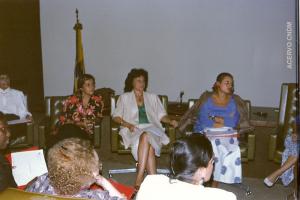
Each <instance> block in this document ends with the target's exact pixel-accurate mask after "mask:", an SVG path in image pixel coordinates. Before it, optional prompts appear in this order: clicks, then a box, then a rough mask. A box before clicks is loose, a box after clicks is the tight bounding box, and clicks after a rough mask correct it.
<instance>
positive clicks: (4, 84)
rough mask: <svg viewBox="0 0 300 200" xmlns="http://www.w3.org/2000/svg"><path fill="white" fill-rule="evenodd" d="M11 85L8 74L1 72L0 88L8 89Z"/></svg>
mask: <svg viewBox="0 0 300 200" xmlns="http://www.w3.org/2000/svg"><path fill="white" fill-rule="evenodd" d="M9 87H10V79H9V77H8V75H6V74H1V75H0V88H1V89H2V90H6V89H7V88H9Z"/></svg>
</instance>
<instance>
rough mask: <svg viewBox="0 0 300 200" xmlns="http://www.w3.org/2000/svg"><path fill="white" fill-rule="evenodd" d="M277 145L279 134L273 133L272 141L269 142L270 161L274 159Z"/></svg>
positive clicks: (271, 135)
mask: <svg viewBox="0 0 300 200" xmlns="http://www.w3.org/2000/svg"><path fill="white" fill-rule="evenodd" d="M276 145H277V134H276V133H271V134H270V140H269V152H268V158H269V160H273V159H274V154H275V150H276Z"/></svg>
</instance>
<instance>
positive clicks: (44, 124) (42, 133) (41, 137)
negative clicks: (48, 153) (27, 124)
mask: <svg viewBox="0 0 300 200" xmlns="http://www.w3.org/2000/svg"><path fill="white" fill-rule="evenodd" d="M49 121H50V118H49V117H44V118H43V119H41V120H40V122H39V124H38V133H37V141H38V146H39V147H40V148H46V132H47V129H48V126H49Z"/></svg>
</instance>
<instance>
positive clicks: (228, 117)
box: [179, 73, 251, 187]
mask: <svg viewBox="0 0 300 200" xmlns="http://www.w3.org/2000/svg"><path fill="white" fill-rule="evenodd" d="M233 91H234V81H233V76H232V75H231V74H229V73H221V74H219V75H218V76H217V79H216V82H215V84H214V86H213V92H204V93H203V94H202V95H201V97H200V99H199V100H198V101H197V102H196V103H195V105H194V106H193V107H192V108H191V109H190V110H188V111H187V112H186V113H185V114H184V116H183V117H182V118H181V120H180V122H179V130H180V131H181V132H184V130H185V128H186V126H187V125H188V124H191V123H192V122H194V119H196V121H195V122H194V131H195V132H203V131H204V129H205V128H213V127H214V128H220V127H225V126H226V127H232V128H234V129H239V131H240V132H241V131H242V130H246V129H251V127H250V125H249V119H248V113H247V112H248V111H247V108H246V105H245V103H244V101H243V100H242V99H241V98H240V97H239V96H238V95H234V94H233ZM211 141H212V143H213V149H214V154H215V170H214V176H213V179H214V182H213V187H217V186H218V182H224V183H241V181H242V179H241V178H242V169H241V153H240V148H239V146H238V140H237V138H236V137H222V138H212V139H211Z"/></svg>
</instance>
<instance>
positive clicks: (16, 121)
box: [7, 118, 30, 125]
mask: <svg viewBox="0 0 300 200" xmlns="http://www.w3.org/2000/svg"><path fill="white" fill-rule="evenodd" d="M27 122H30V120H29V119H26V118H24V119H16V120H11V121H8V122H7V124H8V125H14V124H23V123H27Z"/></svg>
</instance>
